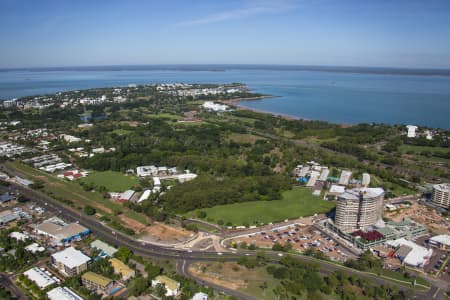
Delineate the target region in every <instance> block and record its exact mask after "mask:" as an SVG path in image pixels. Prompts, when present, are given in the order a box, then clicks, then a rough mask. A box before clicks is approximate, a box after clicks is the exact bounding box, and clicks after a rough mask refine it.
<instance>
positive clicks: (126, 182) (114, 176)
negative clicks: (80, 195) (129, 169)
mask: <svg viewBox="0 0 450 300" xmlns="http://www.w3.org/2000/svg"><path fill="white" fill-rule="evenodd" d="M80 180H81V181H82V182H85V183H90V184H93V185H94V186H97V187H100V186H104V187H105V188H106V189H107V190H108V191H110V192H122V191H125V190H128V189H130V188H131V187H133V186H134V185H136V184H138V179H137V178H136V177H135V176H131V175H124V174H122V173H120V172H114V171H105V172H92V173H91V174H89V176H88V177H84V178H81V179H80Z"/></svg>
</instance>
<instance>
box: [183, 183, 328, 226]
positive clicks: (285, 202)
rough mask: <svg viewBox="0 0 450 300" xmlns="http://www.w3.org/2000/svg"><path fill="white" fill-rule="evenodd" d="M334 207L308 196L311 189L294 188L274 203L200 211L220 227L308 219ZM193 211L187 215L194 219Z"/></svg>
mask: <svg viewBox="0 0 450 300" xmlns="http://www.w3.org/2000/svg"><path fill="white" fill-rule="evenodd" d="M334 207H335V204H334V203H333V202H329V201H325V200H322V198H321V197H315V196H312V194H311V189H307V188H300V187H294V188H293V189H292V190H290V191H286V192H284V193H283V199H281V200H274V201H252V202H244V203H234V204H227V205H218V206H214V207H212V208H205V209H200V210H201V211H204V212H206V214H207V216H206V219H208V220H209V221H212V222H216V223H217V222H218V221H219V220H222V221H223V222H224V224H226V223H228V222H231V223H232V224H233V225H237V226H239V225H243V224H244V223H248V224H249V225H253V224H257V223H266V224H267V223H269V222H277V221H283V220H285V219H293V218H298V217H304V216H310V215H314V214H315V213H325V212H328V211H330V210H331V209H333V208H334ZM196 212H197V211H192V212H189V213H188V214H187V216H188V217H195V216H196Z"/></svg>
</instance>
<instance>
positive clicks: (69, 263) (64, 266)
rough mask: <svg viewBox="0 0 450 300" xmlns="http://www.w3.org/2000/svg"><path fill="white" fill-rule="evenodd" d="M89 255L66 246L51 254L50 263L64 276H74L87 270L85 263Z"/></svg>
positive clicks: (88, 259)
mask: <svg viewBox="0 0 450 300" xmlns="http://www.w3.org/2000/svg"><path fill="white" fill-rule="evenodd" d="M90 260H91V259H90V257H89V256H87V255H84V254H83V252H81V251H79V250H76V249H75V248H74V247H69V248H66V249H65V250H63V251H60V252H56V253H54V254H52V256H51V263H52V264H53V265H54V266H55V268H56V269H58V271H60V272H61V273H62V274H63V275H66V276H74V275H78V274H80V273H82V272H83V271H85V270H87V263H88V262H89V261H90Z"/></svg>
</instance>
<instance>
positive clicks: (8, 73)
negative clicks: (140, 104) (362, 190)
mask: <svg viewBox="0 0 450 300" xmlns="http://www.w3.org/2000/svg"><path fill="white" fill-rule="evenodd" d="M164 82H186V83H230V82H241V83H245V84H247V85H248V86H249V87H250V88H251V89H252V91H254V92H258V93H263V94H270V95H274V96H278V97H276V98H267V99H263V100H254V101H244V102H241V103H240V105H242V106H245V107H249V108H253V109H257V110H261V111H267V112H271V113H276V114H283V115H289V116H293V117H297V118H304V119H314V120H324V121H329V122H334V123H346V124H356V123H369V122H376V123H387V124H416V125H422V126H430V127H436V128H445V129H450V76H448V74H446V73H444V74H438V75H430V74H422V73H414V72H413V73H408V72H406V71H405V72H390V71H389V70H385V71H379V72H378V71H377V72H374V71H373V70H372V71H371V70H353V71H352V70H351V69H350V70H339V69H325V70H322V69H297V68H272V67H263V66H261V67H255V68H252V67H237V66H229V67H223V66H221V67H209V68H202V67H198V68H194V67H193V68H175V67H171V68H163V67H158V68H156V67H134V68H133V67H130V68H126V67H120V68H119V67H110V68H96V67H91V68H79V69H73V68H72V69H70V68H68V69H65V68H61V69H35V70H2V71H0V99H3V100H4V99H11V98H18V97H22V96H30V95H43V94H49V93H55V92H59V91H68V90H76V89H87V88H94V87H112V86H126V85H128V84H130V83H136V84H144V83H164Z"/></svg>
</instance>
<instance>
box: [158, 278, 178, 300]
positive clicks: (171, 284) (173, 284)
mask: <svg viewBox="0 0 450 300" xmlns="http://www.w3.org/2000/svg"><path fill="white" fill-rule="evenodd" d="M158 284H162V285H164V287H165V288H166V296H167V297H169V296H174V297H175V296H177V295H178V293H179V292H180V283H179V282H178V281H175V280H173V279H171V278H169V277H167V276H164V275H159V276H156V278H155V279H154V280H152V287H156V286H157V285H158Z"/></svg>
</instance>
